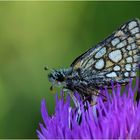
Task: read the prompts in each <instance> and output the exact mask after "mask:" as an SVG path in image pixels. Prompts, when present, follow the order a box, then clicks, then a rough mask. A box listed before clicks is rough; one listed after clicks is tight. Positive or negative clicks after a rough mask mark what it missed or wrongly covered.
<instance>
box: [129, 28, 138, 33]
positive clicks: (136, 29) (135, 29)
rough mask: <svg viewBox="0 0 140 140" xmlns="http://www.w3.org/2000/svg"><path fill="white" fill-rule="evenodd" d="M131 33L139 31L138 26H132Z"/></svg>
mask: <svg viewBox="0 0 140 140" xmlns="http://www.w3.org/2000/svg"><path fill="white" fill-rule="evenodd" d="M130 32H131V33H132V34H135V33H138V32H139V28H134V29H132V30H131V31H130Z"/></svg>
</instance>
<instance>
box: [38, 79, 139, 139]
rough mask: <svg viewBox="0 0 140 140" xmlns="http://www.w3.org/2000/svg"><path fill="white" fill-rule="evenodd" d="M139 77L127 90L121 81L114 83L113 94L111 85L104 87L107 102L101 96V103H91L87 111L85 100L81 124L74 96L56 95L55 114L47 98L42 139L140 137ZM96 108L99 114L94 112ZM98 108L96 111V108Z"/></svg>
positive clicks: (99, 100)
mask: <svg viewBox="0 0 140 140" xmlns="http://www.w3.org/2000/svg"><path fill="white" fill-rule="evenodd" d="M137 86H138V80H137V82H136V85H135V87H134V88H132V81H131V82H130V83H129V84H128V85H127V86H126V88H125V90H124V91H123V94H121V91H122V88H121V86H120V85H119V84H118V85H117V86H116V87H114V86H113V85H112V90H111V94H110V93H109V91H108V90H107V89H105V90H103V91H101V92H102V93H104V94H105V95H106V96H107V101H106V102H104V101H103V100H102V98H101V97H99V98H98V99H97V104H96V105H95V106H94V109H93V107H92V106H90V105H89V104H88V110H86V111H85V109H84V107H83V105H82V104H81V113H82V119H81V123H80V124H79V123H78V122H77V121H76V119H77V115H78V113H77V111H76V108H72V107H71V106H70V97H69V96H67V98H66V99H64V97H63V96H62V97H61V98H60V99H58V97H56V108H55V114H54V115H52V116H49V115H48V112H47V109H46V103H45V100H42V103H41V113H42V118H43V121H44V124H42V123H40V124H39V126H40V130H37V135H38V138H40V139H50V138H59V139H76V138H77V139H86V138H88V139H98V138H100V139H101V138H102V139H103V138H106V139H114V138H116V139H118V138H121V139H130V138H131V139H134V138H137V139H138V138H140V103H137V102H136V101H135V99H134V98H135V93H136V91H137ZM95 108H96V115H95V113H93V112H94V111H95ZM93 110H94V111H93Z"/></svg>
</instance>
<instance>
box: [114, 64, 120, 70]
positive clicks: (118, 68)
mask: <svg viewBox="0 0 140 140" xmlns="http://www.w3.org/2000/svg"><path fill="white" fill-rule="evenodd" d="M113 69H114V71H119V70H120V69H121V68H120V66H118V65H117V66H115V67H114V68H113Z"/></svg>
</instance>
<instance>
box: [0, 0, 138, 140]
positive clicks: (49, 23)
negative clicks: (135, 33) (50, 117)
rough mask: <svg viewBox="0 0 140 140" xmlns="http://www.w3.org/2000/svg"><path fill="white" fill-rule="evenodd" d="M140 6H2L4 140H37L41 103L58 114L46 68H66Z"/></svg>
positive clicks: (0, 121)
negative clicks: (35, 139)
mask: <svg viewBox="0 0 140 140" xmlns="http://www.w3.org/2000/svg"><path fill="white" fill-rule="evenodd" d="M133 17H138V18H140V2H0V138H37V137H36V129H37V128H38V123H39V122H41V121H42V119H41V114H40V102H41V100H42V99H43V98H45V99H46V100H47V107H48V111H49V114H52V113H53V111H54V94H51V93H50V91H49V87H50V83H49V82H48V79H47V72H46V71H44V69H43V68H44V66H45V65H46V64H47V66H49V67H50V68H61V67H68V66H69V65H70V64H71V62H72V61H73V60H74V59H75V58H76V57H77V56H79V55H80V54H81V53H83V52H84V51H85V50H87V49H88V48H90V47H91V46H92V45H93V46H94V45H95V44H96V43H98V42H99V41H101V40H103V39H104V38H105V37H106V36H108V35H109V34H111V33H112V32H113V31H114V30H115V29H117V28H118V27H119V26H120V25H121V24H122V23H124V22H125V21H127V20H129V19H131V18H133Z"/></svg>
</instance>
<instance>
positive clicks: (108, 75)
mask: <svg viewBox="0 0 140 140" xmlns="http://www.w3.org/2000/svg"><path fill="white" fill-rule="evenodd" d="M106 76H107V77H117V74H116V72H110V73H108V74H106Z"/></svg>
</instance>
